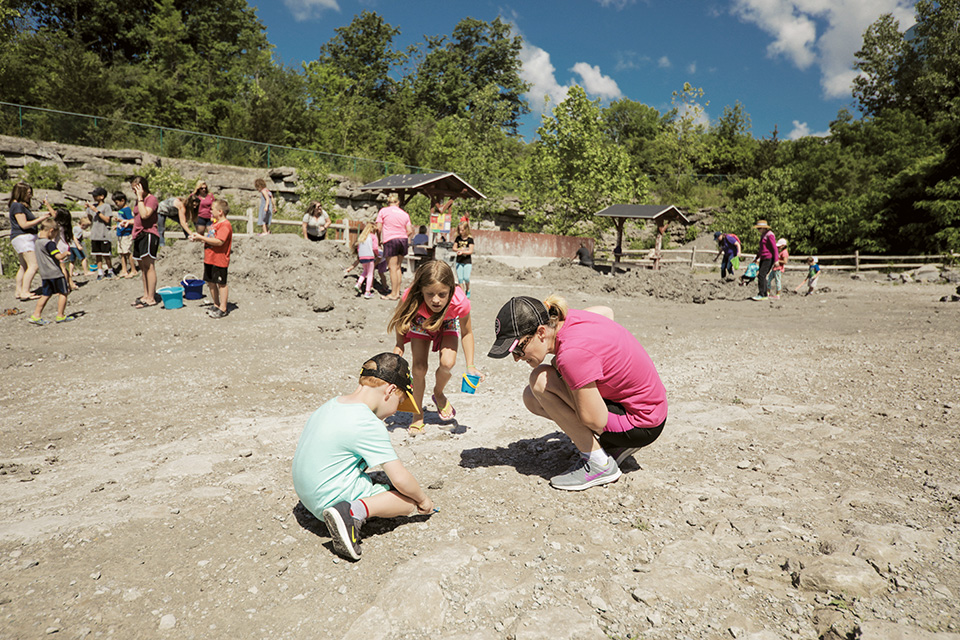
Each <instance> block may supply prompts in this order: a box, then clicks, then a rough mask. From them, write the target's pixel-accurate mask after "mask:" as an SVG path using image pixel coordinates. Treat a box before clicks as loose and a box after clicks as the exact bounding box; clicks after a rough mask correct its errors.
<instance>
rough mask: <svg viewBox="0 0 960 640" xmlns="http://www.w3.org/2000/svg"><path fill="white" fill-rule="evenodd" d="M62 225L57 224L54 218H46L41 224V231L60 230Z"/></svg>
mask: <svg viewBox="0 0 960 640" xmlns="http://www.w3.org/2000/svg"><path fill="white" fill-rule="evenodd" d="M59 228H60V225H58V224H57V221H56V220H54V219H53V218H46V219H45V220H44V221H43V222H41V223H40V231H50V230H52V229H59Z"/></svg>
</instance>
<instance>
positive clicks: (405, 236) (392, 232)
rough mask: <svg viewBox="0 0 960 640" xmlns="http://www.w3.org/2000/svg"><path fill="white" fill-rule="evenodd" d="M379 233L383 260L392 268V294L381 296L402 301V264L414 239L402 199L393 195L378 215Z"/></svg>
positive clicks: (385, 298)
mask: <svg viewBox="0 0 960 640" xmlns="http://www.w3.org/2000/svg"><path fill="white" fill-rule="evenodd" d="M377 233H378V234H379V235H380V243H381V244H382V245H383V258H384V260H386V261H387V266H388V267H389V268H390V294H389V295H386V296H381V297H382V298H383V299H384V300H399V299H400V278H401V273H400V263H401V261H402V260H403V256H405V255H407V248H408V246H409V243H410V238H411V237H413V225H412V224H410V216H409V215H408V214H407V212H406V211H404V210H403V209H401V208H400V198H399V197H397V194H395V193H391V194H390V196H389V197H388V198H387V206H385V207H384V208H383V209H380V212H379V213H378V214H377Z"/></svg>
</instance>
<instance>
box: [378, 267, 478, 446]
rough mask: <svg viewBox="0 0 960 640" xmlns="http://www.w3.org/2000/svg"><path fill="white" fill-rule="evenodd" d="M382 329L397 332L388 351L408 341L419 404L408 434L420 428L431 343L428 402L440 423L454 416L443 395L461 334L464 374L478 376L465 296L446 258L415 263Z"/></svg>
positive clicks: (398, 351)
mask: <svg viewBox="0 0 960 640" xmlns="http://www.w3.org/2000/svg"><path fill="white" fill-rule="evenodd" d="M387 331H392V332H394V333H396V335H397V346H396V347H394V349H393V352H394V353H396V354H397V355H399V356H402V355H403V352H404V349H405V347H406V344H407V343H408V342H409V343H410V351H411V352H412V357H411V364H412V366H411V371H412V373H413V399H414V401H415V402H416V405H417V406H418V407H420V413H415V414H414V416H413V422H411V423H410V433H411V434H417V433H422V432H423V427H424V423H423V393H424V390H425V389H426V386H427V382H426V378H427V370H428V369H429V356H430V351H431V345H432V347H433V349H432V350H433V351H438V352H440V362H439V364H438V366H437V373H436V382H435V383H434V385H433V396H432V397H433V402H434V404H436V405H437V412H438V413H439V414H440V419H441V420H443V421H447V420H452V419H453V417H454V416H455V415H457V412H456V410H455V409H454V408H453V405H451V404H450V400H449V398H447V396H446V394H445V393H444V389H445V388H446V386H447V383H448V382H450V378H451V377H452V374H453V367H454V366H456V364H457V341H458V339H459V338H460V336H461V335H462V336H463V337H462V341H463V357H464V359H465V360H466V362H467V373H470V374H472V375H476V376H480V379H481V380H482V379H483V377H484V376H483V374H482V373H480V372H479V371H478V370H477V368H476V367H475V366H474V364H473V355H474V340H473V324H472V323H471V321H470V300H468V299H467V296H466V295H464V293H463V290H462V289H460V288H459V287H458V286H457V285H456V283H455V282H454V280H453V269H451V268H450V265H448V264H447V263H446V262H441V261H439V260H431V261H429V262H425V263H424V264H422V265H420V268H418V269H417V272H416V273H415V274H414V276H413V284H411V285H410V288H409V289H407V290H406V291H404V292H403V298H402V299H401V301H400V303H399V304H398V305H397V308H396V310H395V311H394V312H393V317H391V318H390V323H389V324H388V325H387Z"/></svg>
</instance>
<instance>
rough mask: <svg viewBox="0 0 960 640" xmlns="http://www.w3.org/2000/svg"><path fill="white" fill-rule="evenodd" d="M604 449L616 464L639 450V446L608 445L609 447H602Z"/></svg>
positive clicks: (620, 463)
mask: <svg viewBox="0 0 960 640" xmlns="http://www.w3.org/2000/svg"><path fill="white" fill-rule="evenodd" d="M604 451H606V452H607V455H608V456H610V457H611V458H613V459H614V461H615V462H616V463H617V466H618V467H619V466H620V465H622V464H623V461H624V460H626V459H627V458H629V457H630V456H632V455H633V454H635V453H636V452H637V451H640V447H610V448H609V449H607V448H604Z"/></svg>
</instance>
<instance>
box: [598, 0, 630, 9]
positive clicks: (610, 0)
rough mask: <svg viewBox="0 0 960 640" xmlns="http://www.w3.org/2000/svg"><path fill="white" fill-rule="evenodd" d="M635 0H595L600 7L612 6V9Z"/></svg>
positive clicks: (621, 7) (625, 5) (622, 6)
mask: <svg viewBox="0 0 960 640" xmlns="http://www.w3.org/2000/svg"><path fill="white" fill-rule="evenodd" d="M636 1H637V0H597V2H599V3H600V6H601V7H613V8H614V9H623V8H624V7H627V6H629V5H631V4H633V3H635V2H636Z"/></svg>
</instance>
